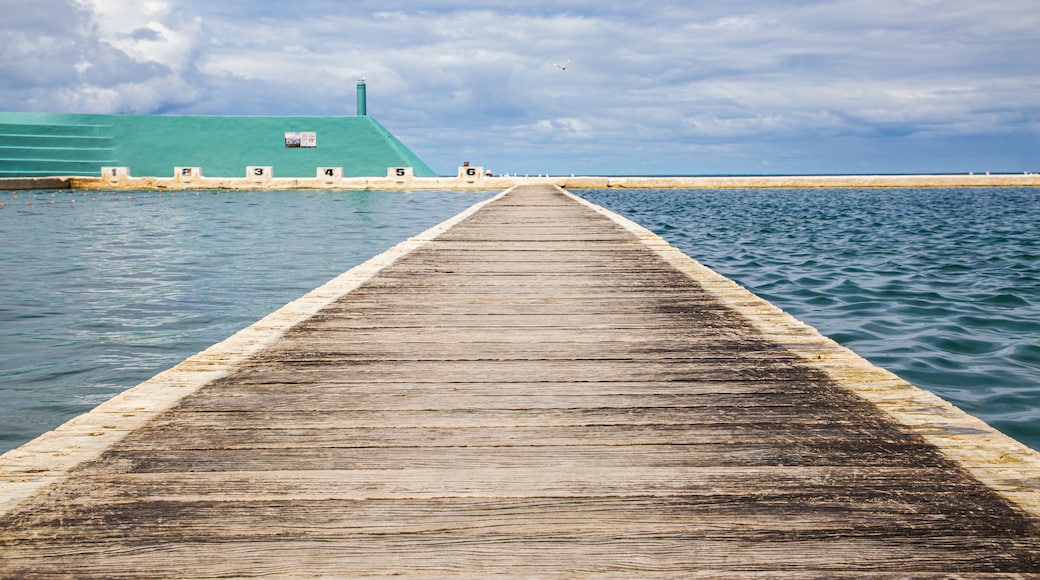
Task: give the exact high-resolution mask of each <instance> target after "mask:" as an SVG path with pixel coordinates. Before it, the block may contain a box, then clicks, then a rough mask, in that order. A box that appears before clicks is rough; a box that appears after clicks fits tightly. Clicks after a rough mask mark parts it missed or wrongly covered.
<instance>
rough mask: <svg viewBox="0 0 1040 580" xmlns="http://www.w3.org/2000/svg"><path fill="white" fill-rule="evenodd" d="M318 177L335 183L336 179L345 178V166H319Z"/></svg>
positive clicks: (326, 181)
mask: <svg viewBox="0 0 1040 580" xmlns="http://www.w3.org/2000/svg"><path fill="white" fill-rule="evenodd" d="M316 178H317V179H320V180H322V181H324V182H325V183H333V182H335V181H339V180H341V179H343V168H342V167H319V168H318V173H317V175H316Z"/></svg>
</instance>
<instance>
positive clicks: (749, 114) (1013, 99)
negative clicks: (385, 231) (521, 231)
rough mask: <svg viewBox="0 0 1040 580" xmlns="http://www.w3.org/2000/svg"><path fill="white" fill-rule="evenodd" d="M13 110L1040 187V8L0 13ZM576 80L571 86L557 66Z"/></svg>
mask: <svg viewBox="0 0 1040 580" xmlns="http://www.w3.org/2000/svg"><path fill="white" fill-rule="evenodd" d="M0 14H2V15H3V17H2V19H0V34H2V36H0V110H6V111H50V112H97V113H133V114H153V113H157V114H250V115H252V114H256V115H352V114H354V112H355V82H356V80H357V78H358V77H361V76H365V77H366V78H367V79H368V95H369V99H368V113H369V114H370V115H371V116H373V117H375V118H376V119H378V120H379V121H380V122H381V123H382V124H383V125H384V126H385V127H387V128H388V129H389V130H390V131H391V132H393V133H394V134H395V135H397V136H398V137H399V138H400V139H401V140H402V141H404V143H405V144H406V145H408V146H409V147H410V148H411V149H412V150H414V151H415V152H416V153H417V154H418V155H419V156H420V157H422V158H423V159H424V160H426V161H427V163H429V164H430V165H431V166H432V167H433V168H434V169H435V170H436V171H438V172H439V173H442V174H454V172H455V167H456V166H457V165H459V164H460V163H461V161H463V160H468V161H471V162H473V163H474V164H477V165H482V166H486V167H487V168H488V169H491V170H494V171H496V172H518V173H521V174H523V173H530V174H536V173H553V174H570V173H575V174H598V175H604V174H608V175H617V174H806V173H807V174H812V173H910V172H929V173H931V172H957V173H959V172H969V171H975V172H983V171H994V172H1022V171H1038V170H1040V6H1038V4H1037V0H997V1H995V2H979V1H978V0H832V1H824V0H729V1H726V2H718V1H714V2H707V1H701V0H690V1H687V2H682V3H679V2H669V1H655V2H648V1H639V0H630V1H628V2H623V3H622V2H612V1H610V0H606V1H604V0H599V1H582V0H551V1H543V0H531V1H529V2H525V3H523V4H520V3H512V2H510V3H506V2H497V1H494V0H490V1H489V0H485V1H482V2H473V1H471V0H470V1H466V2H463V1H461V0H443V1H429V2H423V1H419V0H412V1H409V2H399V1H397V0H379V1H368V0H352V1H350V2H341V1H339V0H300V1H290V0H249V1H246V0H177V1H174V0H0ZM557 64H566V69H564V68H562V67H559V66H554V65H557Z"/></svg>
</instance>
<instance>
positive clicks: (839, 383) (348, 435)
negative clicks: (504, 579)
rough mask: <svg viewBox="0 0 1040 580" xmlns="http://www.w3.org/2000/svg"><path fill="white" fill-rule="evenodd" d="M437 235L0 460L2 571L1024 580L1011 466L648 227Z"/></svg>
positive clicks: (1020, 511) (1036, 543) (560, 215)
mask: <svg viewBox="0 0 1040 580" xmlns="http://www.w3.org/2000/svg"><path fill="white" fill-rule="evenodd" d="M434 233H435V234H437V235H436V236H434V235H433V234H431V236H430V237H429V239H423V240H420V241H413V242H411V243H409V244H405V245H404V246H402V248H401V249H399V251H398V252H397V253H396V254H394V255H393V256H392V257H390V258H383V259H382V261H380V260H379V259H377V260H376V261H375V262H374V263H373V264H369V265H368V266H366V267H367V268H368V269H367V270H365V272H364V273H363V274H359V275H356V276H355V277H353V278H350V280H349V281H347V282H346V283H345V284H344V285H342V286H335V285H333V286H331V287H330V288H329V289H327V290H325V291H324V294H322V295H321V297H320V298H317V299H315V300H314V301H312V302H307V303H306V304H304V302H306V301H303V302H301V303H300V304H297V305H295V306H293V305H291V306H290V307H289V308H288V309H287V311H286V312H285V313H282V314H280V315H279V316H282V315H283V314H284V317H283V318H279V317H278V316H275V317H272V318H271V319H270V320H267V321H266V322H262V323H261V324H260V325H259V326H257V327H255V328H253V329H251V330H250V331H247V332H246V333H244V334H242V335H241V336H239V337H237V338H233V339H231V340H230V341H228V342H227V343H226V344H224V345H223V346H221V345H218V347H219V348H217V347H215V348H214V349H213V350H212V351H208V352H207V353H203V354H202V355H199V356H197V357H194V358H193V359H190V360H189V361H187V362H186V363H184V364H183V365H181V367H178V368H175V369H173V370H172V371H170V373H169V374H168V375H163V376H160V377H157V379H156V380H155V382H154V383H152V384H145V385H142V386H141V387H139V388H138V389H135V390H133V391H131V392H128V393H127V394H126V395H125V396H123V397H120V398H117V399H116V400H114V401H113V402H111V403H110V404H107V405H104V406H102V407H101V408H99V409H98V410H97V411H95V412H93V413H91V414H89V415H88V416H85V417H83V418H81V419H80V420H78V421H74V422H73V423H72V424H70V425H69V426H66V427H63V428H62V429H59V430H58V432H56V433H54V434H51V435H48V436H44V437H42V438H41V439H40V440H37V441H34V442H32V443H30V444H27V445H26V446H24V447H22V448H20V449H18V450H14V451H12V452H10V453H8V454H6V455H4V456H3V458H0V488H2V489H0V575H2V576H4V577H16V576H22V575H33V576H41V577H44V576H49V575H55V576H60V575H72V576H77V577H104V578H113V577H148V576H162V577H196V576H200V577H215V576H253V575H256V576H263V575H267V576H274V577H284V576H295V577H306V576H318V575H339V576H365V575H387V574H406V575H407V574H419V575H455V574H459V575H470V576H486V575H492V574H515V575H528V576H561V577H581V576H589V575H595V574H598V573H603V574H614V575H617V576H626V577H646V576H650V575H654V574H661V575H674V576H677V577H683V576H690V575H696V574H704V575H709V576H718V575H726V574H732V575H734V576H748V575H753V574H757V573H761V574H764V575H779V574H785V575H793V574H801V575H804V576H820V577H835V576H841V575H848V576H859V575H870V576H885V575H890V576H905V575H914V574H918V575H921V574H929V573H931V574H934V575H935V576H936V577H943V576H945V575H947V574H950V573H972V572H1011V573H1015V572H1018V573H1029V572H1038V571H1040V528H1038V525H1037V524H1038V521H1040V520H1038V516H1040V499H1038V497H1040V491H1038V489H1040V461H1038V460H1037V454H1036V453H1034V452H1032V451H1030V450H1028V449H1027V448H1025V447H1024V446H1022V445H1020V444H1018V443H1016V442H1014V441H1012V440H1010V439H1007V438H1005V437H1003V436H1002V435H1000V434H998V433H996V432H995V431H992V430H991V429H989V428H988V427H987V426H985V425H984V424H982V423H981V422H978V421H977V420H974V419H972V418H971V417H968V416H966V415H964V414H963V413H961V412H960V411H958V410H957V409H955V408H953V407H951V406H950V405H948V404H946V403H945V402H943V401H941V400H939V399H938V398H936V397H934V396H932V395H930V394H927V393H924V392H922V391H919V390H917V389H915V388H913V387H911V386H910V385H907V384H906V383H903V382H902V381H900V380H898V379H896V378H895V377H894V376H892V375H890V374H888V373H885V372H884V371H881V370H879V369H875V368H873V367H871V366H870V365H868V364H867V363H865V362H864V361H862V360H861V359H859V358H858V357H855V355H852V354H851V353H849V352H848V351H846V350H844V349H841V348H840V347H838V346H837V345H834V344H833V343H831V342H830V341H827V340H826V339H823V338H822V337H820V336H819V335H818V334H817V333H815V331H813V330H812V329H810V328H808V327H806V326H804V325H802V324H800V323H798V322H797V321H795V320H793V319H791V318H790V317H789V316H787V315H786V314H784V313H783V312H781V311H779V310H777V309H775V308H774V307H772V306H770V305H769V304H767V303H764V302H763V301H761V300H759V299H757V298H756V297H754V296H751V295H750V294H748V293H747V292H746V291H744V290H743V289H741V288H739V287H737V286H736V285H735V284H733V283H732V282H730V281H728V280H726V279H724V278H721V277H719V276H717V275H715V274H714V273H712V272H710V271H707V270H706V269H704V268H702V267H700V266H699V265H698V264H696V263H695V262H693V261H692V260H690V259H689V258H687V257H685V256H683V255H682V254H680V253H679V252H677V251H675V250H674V249H671V248H669V247H667V246H666V245H665V244H664V243H663V242H662V241H661V240H660V239H659V238H656V237H655V236H653V235H651V234H649V232H646V231H645V230H641V229H640V228H638V227H637V226H634V225H632V224H627V223H626V222H625V221H624V220H621V219H618V218H616V217H614V216H609V215H607V214H606V212H603V211H600V210H599V209H598V208H595V207H590V206H588V205H587V204H584V203H581V202H579V201H576V200H574V199H573V198H571V197H569V195H567V194H565V193H564V192H562V191H560V190H558V189H557V188H555V187H550V186H544V187H537V186H535V187H522V188H518V189H515V190H511V191H509V192H507V194H506V195H504V196H500V197H499V198H496V199H495V200H494V201H492V202H491V203H489V204H487V205H485V206H484V207H483V208H481V209H480V210H479V211H476V212H475V213H472V214H471V215H469V216H468V217H466V218H465V219H462V220H461V221H460V222H459V223H457V224H455V225H454V226H453V227H451V228H450V229H447V230H446V231H443V232H440V231H437V232H434ZM348 274H349V273H348ZM348 277H349V276H348ZM344 288H345V289H346V290H352V291H349V292H346V291H345V290H343V289H344ZM319 294H321V293H320V292H319ZM265 333H266V334H267V335H269V336H266V335H265ZM258 337H259V338H258ZM99 442H100V443H99Z"/></svg>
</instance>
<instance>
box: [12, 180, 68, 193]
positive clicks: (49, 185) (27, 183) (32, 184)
mask: <svg viewBox="0 0 1040 580" xmlns="http://www.w3.org/2000/svg"><path fill="white" fill-rule="evenodd" d="M30 189H69V178H67V177H5V178H0V191H19V190H30Z"/></svg>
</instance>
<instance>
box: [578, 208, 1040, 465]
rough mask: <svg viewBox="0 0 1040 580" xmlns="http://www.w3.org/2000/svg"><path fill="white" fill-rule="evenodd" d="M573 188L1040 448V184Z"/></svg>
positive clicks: (874, 359) (875, 360)
mask: <svg viewBox="0 0 1040 580" xmlns="http://www.w3.org/2000/svg"><path fill="white" fill-rule="evenodd" d="M575 193H577V194H579V195H581V196H583V197H585V198H586V199H588V200H590V201H592V202H594V203H597V204H600V205H602V206H604V207H607V208H609V209H611V210H613V211H616V212H617V213H620V214H622V215H624V216H626V217H628V218H630V219H632V220H634V221H636V222H638V223H640V224H642V225H643V226H645V227H647V228H648V229H650V230H653V231H654V232H656V233H657V234H658V235H660V236H662V237H664V238H665V239H666V240H668V241H669V242H670V243H671V244H672V245H674V246H676V247H678V248H680V249H681V250H683V251H684V252H685V253H686V254H688V255H690V256H691V257H693V258H695V259H697V260H698V261H700V262H701V263H703V264H705V265H706V266H708V267H710V268H712V269H713V270H715V271H717V272H719V273H721V274H723V275H725V276H727V277H729V278H732V279H734V280H736V281H737V282H739V283H741V284H742V285H744V286H745V287H747V288H748V289H749V290H751V291H752V292H754V293H756V294H758V295H759V296H761V297H763V298H765V299H767V300H769V301H771V302H773V303H774V304H776V305H777V306H780V307H781V308H783V309H785V310H787V311H788V312H790V313H791V314H793V315H794V316H796V317H797V318H799V319H801V320H803V321H805V322H807V323H809V324H811V325H813V326H815V327H816V328H818V329H819V330H820V331H821V332H822V333H823V334H825V335H827V336H830V337H831V338H833V339H835V340H836V341H838V342H839V343H841V344H843V345H845V346H848V347H849V348H851V349H853V350H854V351H856V352H857V353H858V354H860V355H861V356H863V357H865V358H867V359H868V360H870V361H871V362H873V363H875V364H876V365H878V366H880V367H883V368H886V369H888V370H890V371H892V372H894V373H896V374H897V375H899V376H901V377H903V378H904V379H906V380H908V381H910V382H911V383H913V384H915V385H917V386H919V387H922V388H924V389H928V390H930V391H932V392H934V393H936V394H938V395H940V396H941V397H943V398H945V399H946V400H948V401H950V402H952V403H954V404H955V405H957V406H959V407H960V408H962V409H964V410H965V411H967V412H969V413H971V414H973V415H975V416H977V417H979V418H981V419H983V420H984V421H986V422H987V423H989V424H990V425H992V426H994V427H996V428H997V429H999V430H1001V431H1003V432H1004V433H1007V434H1008V435H1011V436H1013V437H1015V438H1016V439H1018V440H1020V441H1022V442H1024V443H1026V444H1027V445H1030V446H1031V447H1033V448H1035V449H1040V189H1038V188H982V189H978V188H965V189H931V188H928V189H727V190H588V191H575Z"/></svg>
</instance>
